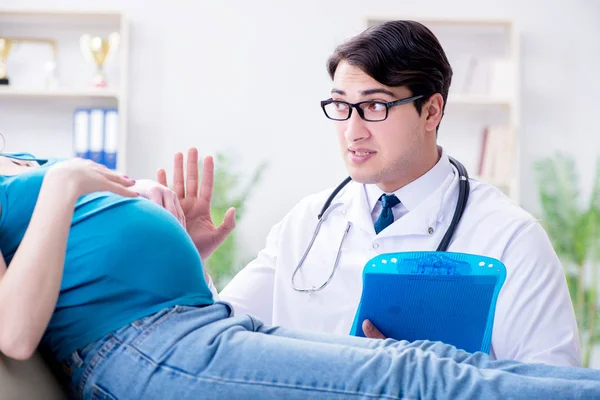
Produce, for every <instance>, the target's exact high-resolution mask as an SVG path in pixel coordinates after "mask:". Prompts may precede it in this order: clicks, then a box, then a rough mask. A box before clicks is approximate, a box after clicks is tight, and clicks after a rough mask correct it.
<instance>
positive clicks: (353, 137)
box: [344, 112, 370, 143]
mask: <svg viewBox="0 0 600 400" xmlns="http://www.w3.org/2000/svg"><path fill="white" fill-rule="evenodd" d="M345 128H346V129H345V131H344V136H345V137H346V140H347V141H348V143H353V142H358V141H359V140H363V139H367V138H368V137H369V135H370V133H369V130H368V129H367V126H366V123H365V121H364V120H363V119H362V118H360V115H358V113H357V112H353V113H352V115H350V118H349V119H348V120H346V127H345Z"/></svg>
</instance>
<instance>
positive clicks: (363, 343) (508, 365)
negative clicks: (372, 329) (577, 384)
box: [257, 325, 600, 380]
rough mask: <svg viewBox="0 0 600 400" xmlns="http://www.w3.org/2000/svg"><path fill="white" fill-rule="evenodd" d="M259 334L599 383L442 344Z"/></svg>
mask: <svg viewBox="0 0 600 400" xmlns="http://www.w3.org/2000/svg"><path fill="white" fill-rule="evenodd" d="M257 331H258V332H264V333H267V334H269V335H274V336H285V337H289V338H295V339H299V340H306V341H311V342H314V341H316V342H320V343H334V344H343V345H346V346H353V347H360V348H365V349H373V350H375V349H382V348H389V347H394V348H402V349H407V348H413V349H419V350H421V351H423V352H427V353H433V354H435V355H436V356H437V357H439V358H449V359H452V360H453V361H455V362H456V363H459V364H466V365H472V366H474V367H477V368H484V369H495V370H499V371H505V372H512V373H515V374H519V375H524V376H532V377H536V376H537V377H544V378H552V377H556V378H561V379H577V380H579V379H588V380H594V379H598V377H599V374H600V371H598V370H593V369H584V368H571V367H555V366H547V365H544V364H527V363H522V362H518V361H512V360H494V359H492V358H491V357H490V356H489V355H488V354H485V353H481V352H479V353H468V352H466V351H464V350H459V349H457V348H456V347H454V346H451V345H448V344H445V343H442V342H431V341H427V340H418V341H414V342H407V341H406V340H401V341H396V340H392V339H386V340H379V339H365V338H358V337H353V336H341V335H339V336H338V335H328V334H323V333H314V332H307V331H295V330H290V329H286V328H282V327H271V326H264V325H262V326H259V327H258V328H257Z"/></svg>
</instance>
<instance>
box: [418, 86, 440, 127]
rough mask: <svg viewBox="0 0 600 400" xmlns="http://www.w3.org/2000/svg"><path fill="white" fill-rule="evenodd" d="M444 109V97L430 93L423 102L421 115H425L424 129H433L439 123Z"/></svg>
mask: <svg viewBox="0 0 600 400" xmlns="http://www.w3.org/2000/svg"><path fill="white" fill-rule="evenodd" d="M443 110H444V99H443V98H442V95H441V94H439V93H435V94H433V95H431V97H430V98H429V99H427V101H426V102H425V103H424V104H423V108H422V110H421V115H423V116H424V117H425V129H427V130H428V131H435V130H436V128H437V126H438V125H439V124H440V121H441V119H442V115H443Z"/></svg>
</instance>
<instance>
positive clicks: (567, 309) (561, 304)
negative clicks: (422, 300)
mask: <svg viewBox="0 0 600 400" xmlns="http://www.w3.org/2000/svg"><path fill="white" fill-rule="evenodd" d="M442 157H443V159H442V161H443V162H448V161H447V158H446V156H445V155H443V156H442ZM470 185H471V192H470V196H469V201H468V204H467V207H466V210H465V213H464V215H463V218H462V220H461V222H460V224H459V226H458V229H457V231H456V233H455V235H454V237H453V240H452V242H451V244H450V247H449V249H448V251H455V252H464V253H471V254H479V255H485V256H489V257H493V258H496V259H499V260H501V261H502V262H503V263H504V264H505V265H506V269H507V279H506V281H505V283H504V286H503V288H502V290H501V292H500V296H499V299H498V303H497V307H496V315H495V319H494V329H493V334H492V350H491V355H492V357H494V358H497V359H513V360H519V361H524V362H531V363H537V362H539V363H548V364H554V365H565V366H580V365H581V360H580V349H579V338H578V331H577V324H576V321H575V315H574V311H573V306H572V303H571V300H570V297H569V292H568V288H567V284H566V279H565V275H564V273H563V269H562V266H561V263H560V261H559V260H558V258H557V256H556V253H555V252H554V250H553V248H552V245H551V243H550V241H549V239H548V237H547V235H546V233H545V231H544V230H543V228H542V227H541V225H540V223H539V222H538V221H537V220H535V219H534V218H533V217H532V216H531V215H530V214H528V213H527V212H525V211H524V210H523V209H521V208H520V207H518V206H517V205H515V204H514V203H512V202H511V200H510V199H509V198H508V197H506V196H505V195H504V194H503V193H502V192H501V191H500V190H498V189H497V188H495V187H494V186H491V185H489V184H485V183H482V182H479V181H476V180H473V179H471V180H470ZM330 193H331V190H326V191H323V192H321V193H318V194H315V195H312V196H309V197H307V198H305V199H303V200H302V201H300V202H299V203H298V204H297V205H296V206H295V207H294V208H293V209H292V210H291V211H290V213H289V214H287V215H286V216H285V217H284V219H283V220H282V221H281V222H279V223H278V224H277V225H275V226H274V227H273V228H272V229H271V232H270V233H269V236H268V237H267V243H266V247H265V248H264V249H263V250H262V251H261V252H260V253H259V255H258V257H257V258H256V259H255V260H254V261H252V262H251V263H250V264H249V265H248V266H247V267H246V268H244V269H243V270H242V271H240V273H239V274H238V275H237V276H236V277H235V278H234V279H233V280H232V281H231V282H230V284H229V285H228V286H227V287H226V288H225V289H224V290H223V291H222V292H221V293H220V299H221V300H224V301H227V302H229V303H231V304H232V305H233V307H234V309H235V310H236V313H238V314H239V313H248V314H252V315H254V316H256V317H258V318H259V319H261V320H262V321H263V322H264V323H266V324H272V325H280V326H284V327H287V328H294V329H302V330H311V331H317V332H329V333H337V334H348V333H349V332H350V328H351V326H352V322H353V319H354V315H355V313H356V309H357V306H358V303H359V301H360V296H361V291H362V270H363V267H364V265H365V264H366V262H367V261H368V260H369V259H371V258H372V257H375V256H376V255H378V254H381V253H390V252H403V251H432V250H435V249H436V248H437V246H438V244H439V242H440V240H441V239H442V237H443V235H444V233H445V232H446V230H447V228H448V226H449V225H450V221H451V219H452V216H453V213H454V209H455V206H456V202H457V198H458V178H457V176H456V175H455V174H454V173H450V174H448V177H447V178H446V180H445V181H444V183H443V184H442V185H441V186H440V187H439V188H438V189H437V190H436V191H435V192H433V193H432V194H431V195H429V196H428V197H427V198H426V199H425V200H424V201H423V202H421V203H420V204H419V205H418V206H417V207H415V208H414V209H412V210H410V212H408V213H407V214H406V215H404V216H402V217H401V218H399V219H398V220H396V221H395V222H394V223H393V224H392V225H390V226H389V227H387V228H386V229H384V230H383V231H382V232H381V233H380V234H379V235H376V234H375V231H374V227H373V219H372V217H371V210H370V209H369V206H368V201H367V198H366V195H365V190H364V187H363V185H361V184H358V183H355V182H351V183H349V184H348V185H347V186H346V189H344V190H343V191H342V192H340V193H339V194H338V196H337V197H336V199H335V201H334V202H333V204H337V203H342V205H341V206H339V207H337V208H336V209H335V210H334V211H332V213H331V214H330V215H329V216H328V218H327V220H326V221H325V222H324V224H323V226H322V228H321V231H320V232H319V235H318V237H317V239H316V241H315V243H314V244H313V247H312V249H311V251H310V253H309V255H308V257H307V259H306V261H305V262H304V265H303V266H302V269H301V270H300V271H299V272H298V274H297V275H296V278H295V283H296V286H297V287H301V288H302V287H309V286H313V285H314V286H317V287H318V286H320V285H321V284H323V283H324V282H325V281H326V280H327V278H328V277H329V275H330V273H331V270H332V267H333V265H334V261H335V256H336V250H337V248H338V245H339V243H340V240H341V238H342V236H343V232H344V229H345V228H346V225H347V222H348V221H350V222H351V223H352V227H351V229H350V232H349V233H348V236H347V238H346V240H345V242H344V244H343V247H342V253H341V257H340V260H339V268H338V270H337V272H336V274H335V276H334V278H333V280H332V281H331V283H330V284H329V285H328V286H327V287H326V288H325V289H323V290H322V291H320V292H316V293H312V294H310V295H309V294H304V293H299V292H296V291H294V290H293V289H292V287H291V277H292V274H293V272H294V270H295V269H296V266H297V265H298V262H299V260H300V259H301V257H302V254H303V253H304V251H305V249H306V247H307V245H308V243H309V241H310V239H311V237H312V234H313V231H314V229H315V226H316V223H317V215H318V213H319V211H320V209H321V207H322V206H323V204H324V202H325V200H326V198H327V197H328V196H329V194H330ZM430 228H433V229H430Z"/></svg>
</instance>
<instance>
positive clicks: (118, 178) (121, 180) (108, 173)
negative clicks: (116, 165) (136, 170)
mask: <svg viewBox="0 0 600 400" xmlns="http://www.w3.org/2000/svg"><path fill="white" fill-rule="evenodd" d="M98 171H100V173H101V174H103V175H104V176H105V177H106V178H107V179H108V180H109V181H111V182H114V183H118V184H119V185H123V186H125V187H130V186H133V185H135V180H133V179H131V178H129V177H128V176H124V175H121V174H119V173H116V172H115V171H113V170H110V169H108V168H107V169H104V168H100V169H98Z"/></svg>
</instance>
